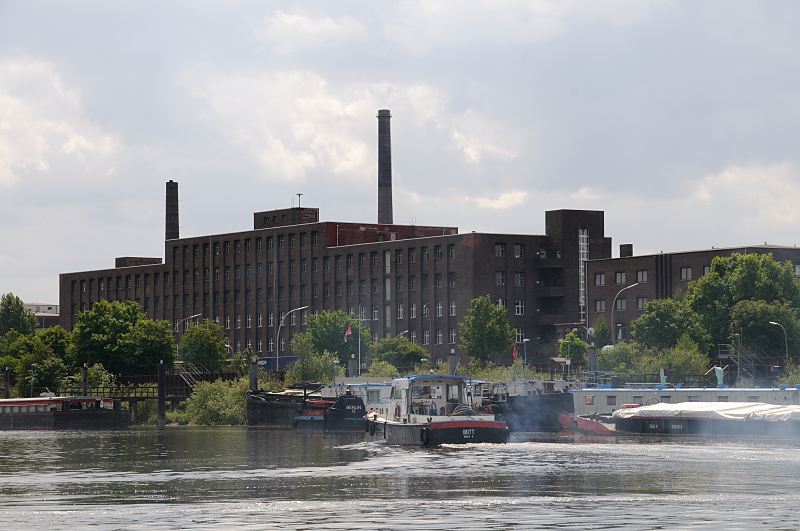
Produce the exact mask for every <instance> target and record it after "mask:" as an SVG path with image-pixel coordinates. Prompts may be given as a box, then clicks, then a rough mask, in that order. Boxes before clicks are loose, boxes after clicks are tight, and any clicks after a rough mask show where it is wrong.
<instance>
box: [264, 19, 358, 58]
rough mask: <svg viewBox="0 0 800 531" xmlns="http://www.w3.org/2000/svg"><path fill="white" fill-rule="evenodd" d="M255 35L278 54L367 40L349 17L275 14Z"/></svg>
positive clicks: (356, 23) (354, 21)
mask: <svg viewBox="0 0 800 531" xmlns="http://www.w3.org/2000/svg"><path fill="white" fill-rule="evenodd" d="M256 35H257V36H258V37H260V38H262V39H265V40H267V41H269V42H270V43H271V44H272V45H273V46H274V47H275V48H277V49H278V50H279V51H281V52H292V51H295V50H298V49H303V48H318V47H320V46H330V45H336V44H345V43H353V42H362V41H365V40H367V38H368V36H369V35H368V32H367V29H366V27H364V25H363V24H362V23H361V22H359V21H358V20H356V19H355V18H353V17H350V16H341V17H326V16H310V15H304V14H301V13H296V12H293V13H288V12H286V11H275V12H274V13H271V14H270V15H269V16H267V18H266V21H265V23H264V26H263V27H260V28H257V29H256Z"/></svg>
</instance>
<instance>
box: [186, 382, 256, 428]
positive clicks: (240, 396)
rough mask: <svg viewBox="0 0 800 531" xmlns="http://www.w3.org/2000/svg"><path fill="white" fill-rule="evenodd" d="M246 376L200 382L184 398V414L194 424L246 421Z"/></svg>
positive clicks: (213, 424)
mask: <svg viewBox="0 0 800 531" xmlns="http://www.w3.org/2000/svg"><path fill="white" fill-rule="evenodd" d="M248 385H249V384H248V381H247V378H240V379H238V380H234V381H231V382H225V381H222V380H217V381H215V382H200V383H199V384H197V385H196V386H195V387H194V390H193V391H192V394H191V396H190V397H189V398H187V399H186V414H187V416H188V418H189V420H190V421H191V422H193V423H195V424H205V425H209V426H215V425H237V424H244V423H245V422H246V421H247V406H246V404H247V388H248Z"/></svg>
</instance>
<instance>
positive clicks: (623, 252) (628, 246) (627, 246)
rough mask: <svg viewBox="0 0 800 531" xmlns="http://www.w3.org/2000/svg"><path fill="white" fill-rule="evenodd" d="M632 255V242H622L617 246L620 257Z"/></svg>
mask: <svg viewBox="0 0 800 531" xmlns="http://www.w3.org/2000/svg"><path fill="white" fill-rule="evenodd" d="M631 256H633V244H632V243H623V244H621V245H620V246H619V257H620V258H629V257H631Z"/></svg>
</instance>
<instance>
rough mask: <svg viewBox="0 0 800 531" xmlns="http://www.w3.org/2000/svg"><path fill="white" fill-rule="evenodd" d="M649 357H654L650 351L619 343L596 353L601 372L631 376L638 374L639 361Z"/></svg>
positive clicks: (631, 344) (643, 347) (642, 347)
mask: <svg viewBox="0 0 800 531" xmlns="http://www.w3.org/2000/svg"><path fill="white" fill-rule="evenodd" d="M651 356H655V352H654V351H653V350H652V349H649V348H647V347H645V346H643V345H640V344H637V343H629V342H625V341H620V342H617V343H616V344H615V345H613V346H612V345H607V346H605V347H604V348H602V349H601V350H600V351H599V352H598V353H597V361H598V365H599V368H600V370H601V371H612V372H616V373H620V374H631V373H636V372H640V367H641V362H640V360H641V359H642V358H645V357H651Z"/></svg>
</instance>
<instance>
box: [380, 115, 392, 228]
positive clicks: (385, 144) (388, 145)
mask: <svg viewBox="0 0 800 531" xmlns="http://www.w3.org/2000/svg"><path fill="white" fill-rule="evenodd" d="M391 118H392V115H391V114H389V109H381V110H379V111H378V223H382V224H387V225H390V224H392V223H393V219H394V216H393V214H392V135H391V132H390V130H389V120H390V119H391Z"/></svg>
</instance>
